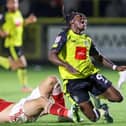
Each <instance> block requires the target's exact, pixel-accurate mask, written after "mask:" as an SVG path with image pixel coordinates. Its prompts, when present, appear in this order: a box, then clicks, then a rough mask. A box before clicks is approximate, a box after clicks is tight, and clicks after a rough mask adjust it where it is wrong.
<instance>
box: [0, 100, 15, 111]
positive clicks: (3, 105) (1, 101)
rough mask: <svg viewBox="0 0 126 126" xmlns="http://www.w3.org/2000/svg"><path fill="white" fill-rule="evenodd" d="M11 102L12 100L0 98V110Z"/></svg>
mask: <svg viewBox="0 0 126 126" xmlns="http://www.w3.org/2000/svg"><path fill="white" fill-rule="evenodd" d="M11 104H13V102H8V101H5V100H4V99H0V112H1V111H3V110H4V109H5V108H7V107H8V106H9V105H11Z"/></svg>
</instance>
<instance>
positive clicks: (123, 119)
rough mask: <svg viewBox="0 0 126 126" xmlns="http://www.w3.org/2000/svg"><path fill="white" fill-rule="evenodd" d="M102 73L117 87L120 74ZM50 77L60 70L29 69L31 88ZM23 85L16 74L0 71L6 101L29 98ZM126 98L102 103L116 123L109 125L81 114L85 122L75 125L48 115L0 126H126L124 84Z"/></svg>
mask: <svg viewBox="0 0 126 126" xmlns="http://www.w3.org/2000/svg"><path fill="white" fill-rule="evenodd" d="M102 73H103V74H104V75H105V76H106V77H107V78H108V79H110V80H111V81H112V82H113V84H114V85H115V86H116V85H117V80H118V73H117V72H114V71H110V70H107V69H102ZM49 75H57V76H59V74H58V70H57V69H56V68H53V67H46V66H42V67H41V68H40V69H38V67H37V68H36V67H32V68H29V69H28V79H29V85H30V86H31V87H33V88H34V87H36V86H37V85H38V84H39V83H40V82H41V80H42V79H44V78H45V77H47V76H49ZM20 88H21V85H20V84H19V82H18V79H17V75H16V72H13V71H7V70H4V69H2V68H1V69H0V98H5V99H6V100H11V101H18V100H19V99H20V98H22V97H25V96H27V95H28V94H26V93H22V92H21V91H20ZM121 93H122V94H123V96H124V101H123V102H122V103H110V102H108V101H105V100H102V102H107V103H108V105H109V108H110V112H111V114H112V116H113V118H114V123H112V124H107V123H106V122H105V121H104V119H103V118H101V119H100V120H99V121H98V122H96V123H92V122H90V121H89V120H88V119H86V117H85V116H83V115H82V114H81V113H80V114H81V116H82V117H83V118H84V122H81V123H78V124H75V123H70V122H69V123H68V122H66V123H59V122H57V117H56V116H52V115H47V116H44V117H42V118H39V119H38V120H37V122H34V123H26V124H9V123H6V124H0V126H107V125H109V126H126V100H125V98H126V85H125V84H124V85H123V87H122V90H121ZM66 104H67V107H70V103H69V101H68V100H67V98H66Z"/></svg>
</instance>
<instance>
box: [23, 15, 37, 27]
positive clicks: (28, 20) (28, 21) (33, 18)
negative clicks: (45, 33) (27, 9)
mask: <svg viewBox="0 0 126 126" xmlns="http://www.w3.org/2000/svg"><path fill="white" fill-rule="evenodd" d="M36 21H37V17H36V16H35V15H33V14H31V15H30V16H29V17H28V18H26V19H25V20H24V25H28V24H32V23H35V22H36Z"/></svg>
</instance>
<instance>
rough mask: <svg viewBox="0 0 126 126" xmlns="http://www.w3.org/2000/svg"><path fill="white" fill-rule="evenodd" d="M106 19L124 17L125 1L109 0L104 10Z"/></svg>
mask: <svg viewBox="0 0 126 126" xmlns="http://www.w3.org/2000/svg"><path fill="white" fill-rule="evenodd" d="M105 16H107V17H124V16H126V1H125V0H111V3H110V4H109V5H108V6H107V8H106V14H105Z"/></svg>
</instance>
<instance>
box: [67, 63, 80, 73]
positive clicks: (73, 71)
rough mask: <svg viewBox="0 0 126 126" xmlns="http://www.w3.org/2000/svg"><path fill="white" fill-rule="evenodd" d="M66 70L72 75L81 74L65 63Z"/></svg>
mask: <svg viewBox="0 0 126 126" xmlns="http://www.w3.org/2000/svg"><path fill="white" fill-rule="evenodd" d="M65 68H66V69H67V70H68V71H69V72H70V73H72V74H78V73H79V72H78V71H77V70H76V69H75V68H73V67H72V66H71V65H70V64H68V63H65Z"/></svg>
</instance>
